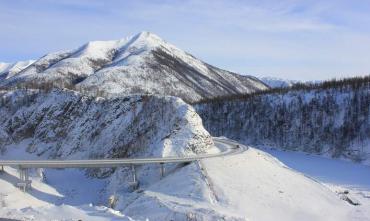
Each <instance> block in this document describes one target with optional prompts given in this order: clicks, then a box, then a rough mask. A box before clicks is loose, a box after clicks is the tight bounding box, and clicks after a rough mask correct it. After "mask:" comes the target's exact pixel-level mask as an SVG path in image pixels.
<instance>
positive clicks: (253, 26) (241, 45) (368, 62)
mask: <svg viewBox="0 0 370 221" xmlns="http://www.w3.org/2000/svg"><path fill="white" fill-rule="evenodd" d="M143 30H146V31H150V32H153V33H155V34H157V35H159V36H160V37H162V38H164V39H165V40H167V41H169V42H171V43H173V44H175V45H177V46H178V47H180V48H181V49H184V50H186V51H188V52H190V53H191V54H193V55H195V56H196V57H199V58H201V59H203V60H204V61H206V62H208V63H210V64H213V65H215V66H218V67H221V68H224V69H227V70H231V71H235V72H239V73H242V74H251V75H255V76H273V77H280V78H289V79H302V80H315V79H328V78H333V77H345V76H354V75H365V74H370V1H362V0H358V1H357V0H356V1H341V0H326V1H310V0H307V1H285V0H281V1H275V0H268V1H263V0H260V1H247V0H245V1H236V0H235V1H234V0H229V1H217V0H214V1H212V0H209V1H195V0H194V1H180V0H179V1H177V0H172V1H159V0H151V1H124V0H120V1H119V0H105V1H102V0H59V1H56V0H55V1H53V0H33V1H29V0H2V1H1V2H0V61H4V62H13V61H17V60H26V59H36V58H38V57H40V56H42V55H44V54H46V53H48V52H53V51H58V50H63V49H71V48H76V47H78V46H80V45H82V44H84V43H85V42H87V41H90V40H110V39H119V38H123V37H126V36H129V35H133V34H136V33H138V32H140V31H143Z"/></svg>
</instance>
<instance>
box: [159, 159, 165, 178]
mask: <svg viewBox="0 0 370 221" xmlns="http://www.w3.org/2000/svg"><path fill="white" fill-rule="evenodd" d="M159 166H160V167H159V174H160V175H161V179H162V178H163V177H164V163H159Z"/></svg>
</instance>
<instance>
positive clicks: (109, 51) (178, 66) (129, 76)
mask: <svg viewBox="0 0 370 221" xmlns="http://www.w3.org/2000/svg"><path fill="white" fill-rule="evenodd" d="M50 85H54V86H58V87H62V88H64V87H67V88H70V89H74V90H79V91H82V92H84V93H87V94H91V95H96V94H97V93H98V95H100V96H101V95H106V96H108V95H109V96H111V95H115V96H122V95H129V94H159V95H172V96H177V97H180V98H182V99H183V100H185V101H187V102H195V101H199V100H200V99H204V98H213V97H218V96H226V95H232V94H244V93H251V92H254V91H258V90H264V89H267V88H268V86H267V85H265V84H264V83H262V82H261V81H260V80H258V79H257V78H255V77H252V76H242V75H239V74H235V73H232V72H229V71H225V70H221V69H219V68H216V67H214V66H212V65H209V64H207V63H205V62H203V61H201V60H199V59H197V58H195V57H193V56H192V55H190V54H188V53H186V52H184V51H182V50H180V49H178V48H176V47H175V46H173V45H172V44H169V43H167V42H166V41H164V40H162V39H161V38H159V37H158V36H156V35H154V34H152V33H149V32H142V33H140V34H138V35H136V36H133V37H129V38H125V39H121V40H117V41H94V42H89V43H87V44H85V45H84V46H82V47H80V48H78V49H76V50H68V51H63V52H57V53H50V54H47V55H45V56H44V57H42V58H40V59H38V60H37V61H36V62H34V63H33V64H32V65H30V66H28V67H27V68H25V69H24V70H22V71H20V72H17V73H16V74H14V75H12V76H11V77H7V78H6V79H5V80H4V81H3V82H0V86H2V87H6V88H9V87H15V86H18V87H19V86H23V87H28V88H40V87H41V88H42V87H47V86H50Z"/></svg>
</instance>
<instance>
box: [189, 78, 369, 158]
mask: <svg viewBox="0 0 370 221" xmlns="http://www.w3.org/2000/svg"><path fill="white" fill-rule="evenodd" d="M195 107H196V109H197V111H198V113H199V115H200V116H201V117H202V119H203V124H204V126H205V127H206V129H207V130H208V131H209V132H210V133H211V134H212V135H213V136H221V135H223V136H227V137H230V138H233V139H237V140H240V141H243V142H245V143H249V144H255V145H269V146H274V147H280V148H283V149H291V150H302V151H306V152H314V153H319V154H327V155H331V156H333V157H346V158H350V159H353V160H357V161H361V160H366V159H369V158H370V110H369V109H370V77H369V76H368V77H363V78H361V77H359V78H351V79H344V80H338V81H327V82H323V83H320V84H309V85H305V84H296V85H295V86H293V87H290V88H277V89H272V90H270V91H263V92H259V93H255V94H249V95H245V96H230V97H227V98H216V99H212V100H207V101H203V102H201V103H198V104H196V105H195Z"/></svg>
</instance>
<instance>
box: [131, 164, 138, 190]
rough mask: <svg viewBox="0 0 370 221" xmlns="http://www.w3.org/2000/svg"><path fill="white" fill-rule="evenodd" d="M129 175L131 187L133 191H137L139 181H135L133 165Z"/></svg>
mask: <svg viewBox="0 0 370 221" xmlns="http://www.w3.org/2000/svg"><path fill="white" fill-rule="evenodd" d="M131 173H132V182H131V186H132V188H133V189H134V190H137V189H138V188H139V181H138V180H137V175H136V167H135V165H131Z"/></svg>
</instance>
